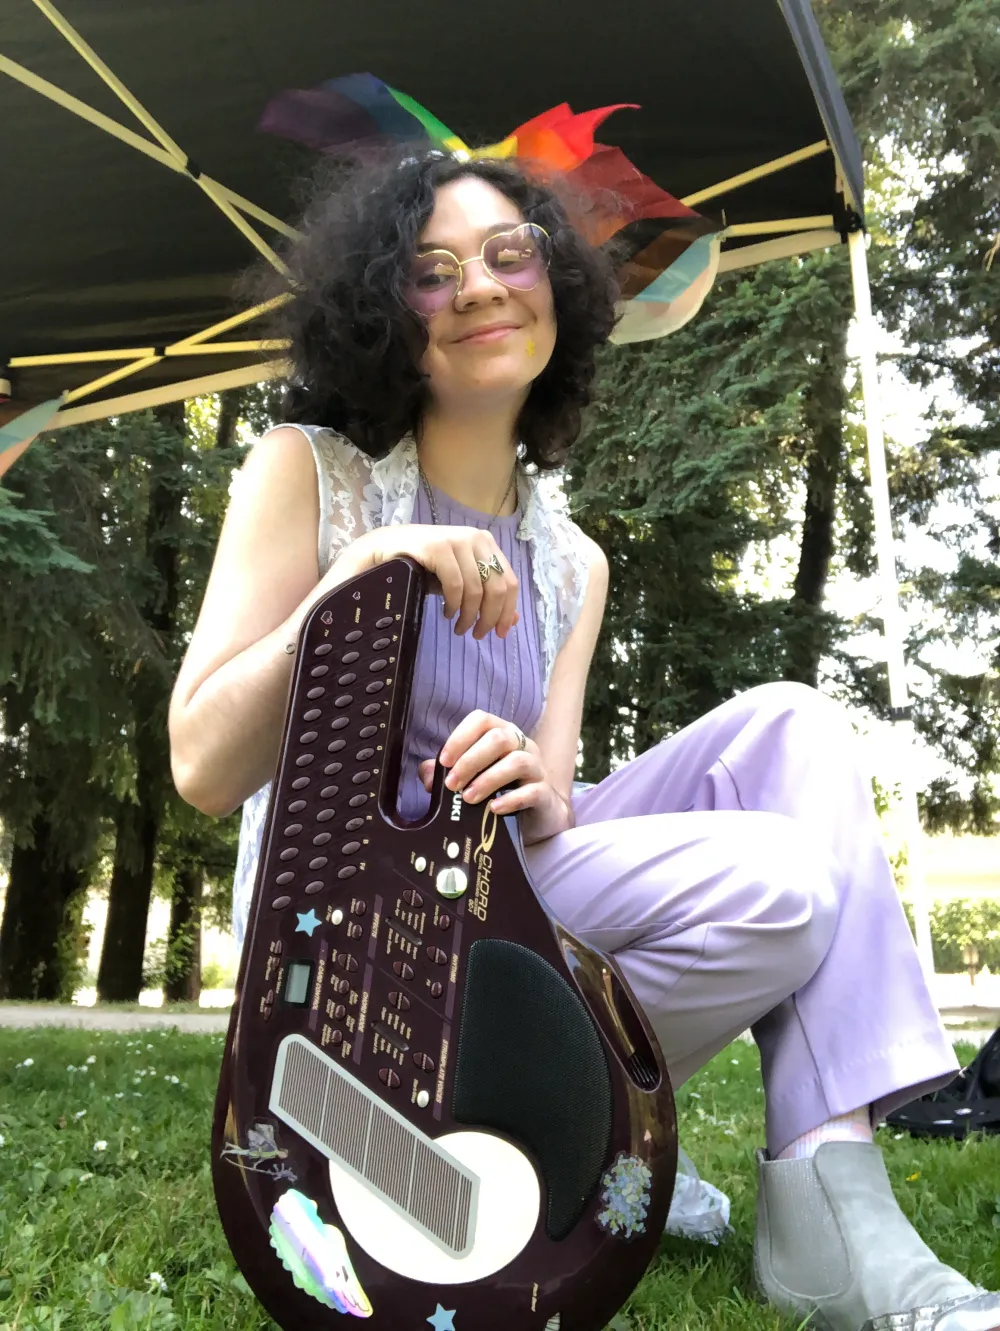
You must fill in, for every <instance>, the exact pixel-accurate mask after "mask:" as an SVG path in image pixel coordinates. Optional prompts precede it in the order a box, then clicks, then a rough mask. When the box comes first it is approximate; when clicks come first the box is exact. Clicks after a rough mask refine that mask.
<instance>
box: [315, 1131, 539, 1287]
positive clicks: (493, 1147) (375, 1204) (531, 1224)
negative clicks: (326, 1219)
mask: <svg viewBox="0 0 1000 1331" xmlns="http://www.w3.org/2000/svg"><path fill="white" fill-rule="evenodd" d="M434 1144H435V1145H436V1146H439V1147H441V1149H442V1150H445V1151H447V1152H448V1154H449V1155H451V1156H454V1158H455V1159H456V1160H457V1161H459V1163H460V1164H463V1165H465V1166H466V1168H467V1169H470V1170H472V1171H473V1173H475V1174H476V1175H478V1177H479V1180H480V1183H479V1205H478V1208H477V1211H476V1216H475V1230H474V1234H475V1238H474V1239H473V1244H472V1248H471V1250H470V1251H469V1252H468V1253H466V1255H465V1256H464V1257H452V1256H450V1255H449V1254H448V1253H446V1252H443V1251H442V1250H441V1248H439V1247H438V1245H437V1244H436V1243H432V1242H431V1240H430V1239H429V1238H427V1237H426V1236H425V1235H423V1234H421V1233H420V1232H419V1231H418V1230H417V1229H415V1228H414V1227H413V1226H412V1225H411V1224H410V1222H409V1221H408V1220H407V1219H406V1217H405V1216H403V1215H401V1214H400V1213H399V1211H397V1210H395V1209H394V1208H393V1207H391V1206H389V1205H387V1204H386V1203H385V1202H384V1201H382V1199H381V1198H380V1197H377V1196H376V1195H375V1194H374V1193H373V1192H372V1191H371V1190H370V1189H369V1188H368V1186H367V1185H366V1184H364V1183H362V1182H360V1181H359V1180H358V1179H356V1178H355V1177H354V1176H353V1175H351V1174H348V1173H347V1171H346V1170H345V1169H342V1168H341V1167H340V1166H339V1165H338V1164H337V1163H336V1162H335V1161H333V1160H331V1161H330V1187H331V1189H332V1191H333V1199H334V1201H335V1202H336V1204H337V1210H338V1211H339V1212H340V1219H341V1223H342V1224H343V1226H344V1228H345V1229H346V1230H348V1231H349V1232H350V1234H351V1236H352V1237H353V1238H354V1240H355V1241H356V1242H357V1243H359V1244H360V1245H361V1247H362V1248H364V1250H365V1252H367V1253H368V1255H369V1256H370V1257H374V1258H375V1260H376V1261H377V1262H379V1263H381V1265H382V1266H385V1267H387V1268H388V1269H389V1270H390V1271H394V1272H395V1273H396V1274H397V1275H399V1276H403V1277H404V1278H405V1279H407V1280H418V1281H421V1282H423V1283H425V1284H428V1285H464V1284H468V1283H469V1282H470V1281H472V1280H482V1279H483V1277H484V1276H490V1275H493V1274H494V1273H495V1272H497V1271H500V1270H502V1269H503V1267H505V1266H507V1265H508V1264H509V1263H510V1262H512V1261H513V1260H514V1258H515V1257H516V1256H517V1254H518V1253H519V1252H520V1251H521V1250H522V1248H524V1246H525V1244H526V1243H527V1242H528V1240H529V1239H530V1238H531V1236H532V1234H533V1233H534V1232H535V1226H536V1225H537V1223H538V1215H539V1211H540V1209H541V1189H540V1188H539V1185H538V1176H537V1174H536V1173H535V1167H534V1165H532V1163H531V1161H530V1160H529V1159H528V1157H527V1156H526V1155H524V1153H523V1152H521V1151H519V1150H518V1149H517V1147H516V1146H512V1145H511V1143H510V1142H507V1141H504V1139H503V1138H502V1137H494V1136H493V1135H492V1133H488V1132H450V1133H446V1134H445V1135H444V1136H443V1137H438V1138H436V1139H435V1143H434Z"/></svg>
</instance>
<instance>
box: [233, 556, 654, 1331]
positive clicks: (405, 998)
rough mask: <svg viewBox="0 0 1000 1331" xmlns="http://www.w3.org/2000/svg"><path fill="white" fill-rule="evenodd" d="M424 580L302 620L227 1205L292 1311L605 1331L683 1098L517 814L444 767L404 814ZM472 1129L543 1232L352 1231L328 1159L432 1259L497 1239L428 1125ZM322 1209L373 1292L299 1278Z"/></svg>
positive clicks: (367, 579)
mask: <svg viewBox="0 0 1000 1331" xmlns="http://www.w3.org/2000/svg"><path fill="white" fill-rule="evenodd" d="M425 590H426V574H425V573H424V571H423V570H422V569H420V568H419V567H418V566H417V565H416V564H414V563H413V562H412V561H410V560H405V559H396V560H393V561H391V562H389V563H386V564H384V565H382V566H381V567H380V568H378V569H375V570H372V571H371V572H368V573H365V574H363V575H362V576H361V577H359V578H356V579H354V580H352V581H351V582H349V583H346V584H345V585H344V586H343V587H341V588H338V589H337V590H335V591H334V592H333V593H331V594H330V595H329V596H327V597H326V598H325V599H324V600H322V601H321V602H319V603H318V604H317V605H316V607H315V608H314V609H313V610H312V612H311V613H310V615H309V617H308V619H307V621H306V623H305V625H304V627H303V630H302V633H301V636H300V641H299V647H298V653H297V657H296V661H295V667H294V672H293V678H292V684H291V690H290V696H289V706H288V712H287V717H286V722H285V730H284V737H283V742H282V748H281V754H280V758H279V764H278V771H277V774H276V777H275V780H274V784H273V788H272V793H271V802H270V806H269V809H268V814H267V821H266V825H265V828H264V839H263V845H262V851H261V857H260V863H259V867H258V874H257V880H256V885H255V889H254V895H253V901H252V906H251V911H250V920H249V924H248V930H247V937H246V943H245V946H244V949H243V956H242V960H241V965H240V972H239V979H238V983H237V991H236V1002H235V1005H234V1008H233V1013H232V1018H231V1021H230V1025H229V1034H228V1038H227V1041H226V1050H225V1055H224V1059H223V1065H222V1072H221V1079H220V1083H219V1090H218V1096H217V1100H216V1106H215V1116H214V1123H213V1132H212V1167H213V1180H214V1186H215V1195H216V1200H217V1204H218V1208H219V1214H220V1216H221V1219H222V1224H223V1228H224V1230H225V1234H226V1238H227V1240H228V1242H229V1244H230V1247H231V1249H232V1251H233V1254H234V1256H235V1258H236V1261H237V1263H238V1264H239V1266H240V1268H241V1270H242V1272H243V1274H244V1276H245V1277H246V1279H247V1281H248V1282H249V1284H250V1285H251V1287H252V1289H253V1291H254V1293H255V1294H256V1295H257V1297H258V1298H259V1299H260V1301H261V1303H262V1304H263V1305H264V1307H265V1308H266V1309H267V1311H268V1312H269V1313H270V1315H271V1316H272V1317H273V1318H274V1319H275V1321H276V1322H278V1323H279V1325H280V1326H281V1327H283V1328H285V1331H311V1329H312V1328H317V1329H319V1328H328V1327H331V1326H345V1325H347V1324H349V1323H350V1319H351V1316H352V1315H354V1316H361V1317H362V1318H363V1319H364V1320H366V1321H367V1322H368V1324H369V1325H370V1326H371V1327H373V1328H376V1329H384V1331H404V1329H405V1328H413V1331H423V1329H424V1328H426V1326H427V1325H428V1324H430V1325H431V1326H432V1327H434V1328H435V1329H436V1331H492V1329H493V1328H495V1329H496V1331H521V1329H522V1328H524V1331H529V1329H531V1331H546V1328H548V1331H597V1329H598V1328H600V1327H603V1326H604V1325H605V1324H606V1322H607V1321H608V1319H609V1318H610V1317H611V1316H612V1315H613V1314H614V1313H615V1312H616V1311H617V1310H618V1309H619V1308H620V1307H621V1305H622V1304H623V1303H624V1301H625V1299H626V1298H627V1297H628V1295H629V1294H630V1292H631V1291H632V1289H633V1288H634V1286H635V1285H636V1284H637V1282H638V1281H639V1279H640V1278H641V1276H642V1274H643V1272H644V1271H645V1269H646V1266H647V1264H648V1263H649V1261H650V1259H651V1257H652V1256H653V1254H654V1252H655V1250H656V1247H657V1243H658V1240H659V1236H660V1234H661V1233H662V1232H663V1227H664V1223H665V1221H666V1216H667V1212H668V1209H669V1205H670V1199H671V1194H672V1190H673V1184H674V1177H675V1170H676V1158H677V1135H676V1119H675V1115H674V1105H673V1097H672V1095H671V1091H670V1086H669V1082H668V1079H667V1072H666V1067H665V1065H664V1062H663V1058H662V1055H661V1053H660V1051H659V1049H658V1047H657V1044H656V1040H655V1037H654V1036H653V1033H652V1031H651V1029H650V1027H649V1025H648V1022H647V1021H646V1019H645V1017H644V1016H643V1014H642V1012H641V1010H640V1009H639V1007H638V1004H637V1003H636V1002H635V1000H634V999H633V998H632V996H631V994H630V992H629V990H628V987H627V985H626V983H625V981H624V979H623V978H622V976H621V974H620V973H619V971H618V970H617V968H616V966H615V964H614V962H613V961H612V960H610V959H609V958H608V957H606V956H604V955H602V954H600V953H598V952H596V951H595V950H593V949H592V948H589V947H587V946H585V945H584V944H583V943H581V942H580V941H579V940H577V939H576V938H574V937H573V935H572V934H570V933H569V932H567V930H565V929H564V928H563V927H562V926H561V925H560V924H559V923H558V921H556V920H555V919H554V918H553V917H552V916H551V914H550V913H549V912H548V911H547V910H546V908H545V907H544V905H543V903H542V902H541V900H540V898H539V897H538V896H537V895H536V893H535V892H534V890H533V888H532V887H531V883H530V879H529V876H528V874H527V871H526V868H525V866H524V861H523V856H522V853H521V846H520V841H519V837H518V832H517V822H516V819H515V818H507V819H500V820H498V819H497V818H496V816H495V815H493V814H491V813H489V812H488V805H487V804H485V803H484V804H480V805H471V804H468V803H466V802H465V801H463V800H461V799H460V798H456V797H453V795H452V793H451V792H450V791H448V790H447V789H445V788H444V787H443V784H442V782H443V776H444V773H443V770H442V769H441V768H440V767H438V769H437V777H436V780H435V785H434V791H433V794H432V797H431V807H430V810H429V813H428V815H427V817H426V818H425V820H424V821H423V822H422V823H421V824H420V825H416V826H414V825H409V824H405V823H403V822H402V821H401V820H400V819H399V818H398V817H397V815H396V813H395V807H394V806H395V797H396V790H397V786H398V779H399V770H400V763H401V756H402V747H403V736H404V732H405V726H406V720H407V709H408V705H409V692H410V684H411V680H412V676H413V668H414V661H415V656H416V647H417V637H418V632H419V626H420V619H421V613H422V608H423V600H424V594H425ZM349 676H353V677H354V678H353V679H350V678H348V677H349ZM442 875H443V876H442ZM463 875H464V876H465V878H466V880H467V886H466V888H465V890H464V892H462V891H461V888H462V878H463ZM442 891H443V892H445V893H447V895H442ZM459 892H460V894H458V895H455V894H456V893H459ZM279 1064H280V1068H281V1071H280V1075H279V1072H278V1071H276V1069H277V1068H278V1066H279ZM356 1088H360V1089H359V1090H358V1089H356ZM338 1097H339V1099H338ZM338 1105H339V1106H340V1108H339V1109H338V1108H337V1106H338ZM380 1106H385V1107H386V1109H385V1111H383V1110H382V1109H381V1108H380ZM389 1111H391V1116H390V1112H389ZM338 1115H339V1117H338ZM408 1125H409V1126H408ZM470 1132H471V1133H474V1134H483V1133H485V1134H491V1135H492V1136H493V1137H494V1138H496V1137H499V1138H501V1139H503V1140H504V1141H506V1142H510V1143H512V1144H513V1145H515V1146H516V1147H517V1148H518V1149H519V1151H520V1152H521V1153H522V1154H523V1155H524V1156H526V1157H527V1159H528V1160H529V1161H530V1162H531V1163H532V1164H533V1165H534V1173H535V1174H536V1175H537V1180H538V1182H537V1188H538V1195H539V1198H540V1201H539V1209H538V1214H537V1222H536V1223H534V1225H533V1228H532V1229H531V1232H530V1237H528V1238H527V1239H526V1241H524V1243H523V1246H522V1247H521V1249H520V1251H518V1252H517V1253H516V1255H515V1256H513V1258H512V1259H511V1260H509V1261H508V1262H506V1264H505V1265H503V1267H502V1268H501V1269H499V1270H497V1271H495V1272H493V1273H491V1274H489V1275H486V1276H484V1277H481V1278H478V1279H473V1280H471V1281H467V1280H462V1281H461V1282H458V1281H449V1280H447V1279H446V1280H443V1281H442V1280H441V1279H440V1277H434V1278H432V1279H425V1278H423V1268H422V1274H421V1278H419V1279H413V1278H412V1277H411V1276H410V1275H401V1274H399V1273H398V1272H397V1271H395V1270H393V1269H390V1268H389V1267H388V1266H387V1265H385V1264H384V1262H383V1261H380V1260H377V1259H376V1258H375V1257H374V1256H373V1255H372V1254H371V1252H370V1251H368V1250H367V1249H366V1247H365V1246H364V1244H363V1243H362V1242H361V1241H359V1239H358V1238H357V1237H356V1236H355V1234H354V1233H353V1232H352V1228H351V1216H350V1215H345V1214H344V1210H343V1209H342V1208H341V1207H338V1204H337V1202H336V1201H335V1199H334V1191H333V1189H332V1187H331V1168H332V1166H331V1160H332V1161H333V1162H334V1166H336V1168H339V1169H341V1170H342V1171H343V1170H345V1169H346V1170H347V1172H348V1173H349V1174H350V1177H351V1179H353V1180H355V1181H357V1182H358V1184H359V1186H361V1187H362V1190H363V1191H364V1192H365V1195H366V1196H367V1191H371V1190H372V1189H374V1192H373V1196H375V1197H376V1198H377V1201H378V1207H382V1206H385V1207H388V1208H390V1209H391V1211H392V1216H393V1217H395V1216H397V1215H398V1216H399V1217H401V1219H400V1221H399V1222H398V1223H401V1224H403V1225H404V1226H409V1225H411V1224H413V1225H416V1226H417V1228H418V1229H419V1233H420V1239H419V1242H420V1243H423V1244H427V1243H429V1244H430V1245H431V1248H432V1249H433V1251H434V1254H435V1257H434V1260H435V1261H436V1260H438V1258H437V1256H436V1254H437V1253H438V1252H442V1253H444V1254H445V1259H446V1260H447V1261H451V1260H452V1259H454V1260H460V1258H459V1257H458V1256H456V1254H460V1253H461V1252H471V1251H472V1250H473V1248H477V1245H479V1247H478V1248H477V1251H480V1250H482V1251H486V1249H487V1248H488V1244H486V1243H485V1239H484V1240H483V1244H480V1241H479V1236H480V1235H485V1234H486V1232H487V1230H488V1228H489V1226H488V1225H487V1223H486V1218H485V1214H486V1213H485V1210H484V1209H482V1208H483V1207H484V1205H485V1204H484V1202H483V1198H484V1197H485V1191H484V1190H485V1187H486V1184H485V1182H483V1183H479V1182H477V1181H476V1178H475V1177H471V1175H474V1174H475V1171H474V1170H473V1171H471V1174H470V1176H469V1177H464V1178H463V1177H461V1176H460V1175H459V1174H458V1173H457V1172H454V1171H453V1170H452V1169H451V1167H450V1166H449V1165H448V1162H447V1160H445V1161H444V1162H442V1161H441V1159H439V1158H438V1157H437V1156H435V1155H434V1152H435V1151H437V1150H438V1148H437V1147H433V1146H428V1142H429V1141H431V1142H433V1141H434V1140H435V1139H437V1138H440V1137H441V1136H443V1135H445V1134H450V1133H470ZM379 1134H381V1136H380V1135H379ZM475 1140H477V1141H480V1140H481V1138H480V1137H476V1138H475ZM379 1143H381V1145H379ZM489 1144H490V1143H487V1145H489ZM441 1149H443V1150H447V1147H444V1148H441ZM366 1152H367V1154H365V1153H366ZM394 1152H395V1154H394ZM345 1162H346V1163H345ZM456 1168H457V1167H456ZM435 1170H437V1171H438V1172H437V1173H435V1172H434V1171H435ZM442 1171H443V1173H442ZM342 1176H343V1175H342ZM425 1179H426V1180H430V1182H428V1183H427V1184H426V1186H425V1184H424V1183H422V1182H421V1180H425ZM365 1180H367V1183H366V1182H365ZM434 1180H437V1181H436V1182H434ZM470 1180H471V1181H470ZM345 1186H347V1185H345ZM470 1189H472V1192H471V1193H470ZM477 1189H478V1191H477ZM366 1190H367V1191H366ZM623 1190H624V1198H623ZM344 1195H346V1194H344V1193H343V1190H341V1191H339V1192H338V1193H337V1196H338V1197H341V1196H344ZM473 1195H474V1201H470V1200H469V1198H470V1196H473ZM303 1199H304V1200H303ZM279 1202H280V1205H278V1207H277V1211H276V1210H275V1207H276V1204H278V1203H279ZM526 1204H527V1203H526ZM373 1205H374V1203H373ZM303 1206H304V1207H305V1211H306V1212H308V1213H309V1216H311V1218H312V1224H313V1230H312V1231H310V1232H312V1233H314V1234H315V1233H318V1234H320V1235H321V1236H324V1235H326V1236H332V1237H333V1239H334V1240H335V1241H336V1242H337V1243H339V1242H340V1240H339V1238H338V1231H339V1234H342V1235H343V1244H344V1246H345V1248H346V1255H347V1259H348V1260H347V1262H344V1263H343V1264H342V1266H341V1267H338V1268H337V1269H338V1271H339V1274H338V1275H336V1276H335V1277H334V1284H335V1285H336V1287H337V1288H338V1289H339V1288H340V1283H339V1282H341V1281H346V1282H347V1284H348V1285H349V1286H350V1288H351V1289H353V1290H356V1288H357V1286H360V1287H361V1290H362V1291H363V1299H362V1305H361V1307H360V1308H359V1307H358V1306H356V1305H354V1306H351V1305H348V1306H347V1308H346V1310H341V1308H342V1305H341V1304H340V1303H339V1302H338V1301H337V1300H338V1299H339V1295H337V1296H330V1295H327V1301H325V1302H324V1301H321V1299H320V1297H318V1296H317V1295H316V1294H315V1287H314V1292H307V1288H308V1287H309V1282H308V1280H303V1279H301V1277H302V1271H301V1269H300V1270H299V1276H300V1280H299V1282H298V1283H296V1281H295V1280H293V1275H292V1274H291V1270H290V1268H292V1267H295V1265H296V1260H298V1259H297V1258H296V1257H295V1256H294V1253H293V1255H292V1256H290V1255H289V1254H290V1252H291V1251H292V1250H293V1249H294V1250H295V1251H300V1249H297V1248H296V1244H297V1243H298V1242H299V1238H298V1237H296V1235H299V1234H300V1233H301V1231H300V1230H295V1231H294V1233H292V1232H291V1231H289V1230H287V1229H286V1230H282V1225H284V1224H285V1220H284V1219H283V1220H281V1221H280V1222H279V1221H278V1220H277V1219H276V1218H275V1217H276V1216H277V1215H278V1213H279V1212H281V1213H282V1216H284V1215H285V1209H284V1208H286V1207H287V1208H289V1211H288V1214H291V1213H292V1212H294V1217H293V1221H292V1222H290V1223H291V1224H292V1225H293V1228H294V1225H295V1224H300V1225H301V1224H304V1223H305V1221H304V1220H303V1211H302V1210H301V1208H302V1207H303ZM313 1206H314V1212H313V1209H312V1208H313ZM345 1206H346V1203H345ZM476 1207H480V1208H481V1209H480V1210H479V1211H478V1212H475V1208H476ZM376 1209H377V1210H378V1208H376ZM385 1214H386V1216H389V1211H388V1210H387V1211H386V1212H385ZM442 1215H444V1217H445V1218H444V1219H442ZM477 1215H478V1218H477ZM392 1223H393V1224H395V1223H397V1221H396V1220H395V1219H393V1221H392ZM511 1223H512V1224H513V1221H512V1222H511ZM522 1223H523V1221H522ZM506 1224H507V1222H506V1220H505V1221H504V1222H503V1223H502V1224H500V1225H499V1230H500V1234H501V1239H500V1240H499V1241H501V1242H502V1241H503V1237H502V1236H503V1234H505V1233H507V1232H508V1231H507V1228H506ZM324 1226H328V1227H331V1228H323V1227H324ZM421 1226H422V1228H420V1227H421ZM385 1228H386V1231H387V1232H388V1229H389V1228H390V1226H389V1224H388V1221H387V1224H386V1227H385ZM510 1232H513V1231H510ZM276 1233H283V1234H284V1238H283V1239H280V1240H279V1243H278V1248H276V1247H275V1246H273V1245H272V1241H271V1240H272V1236H274V1235H275V1234H276ZM362 1238H364V1235H362ZM323 1241H324V1242H325V1239H324V1240H323ZM414 1241H415V1242H416V1241H417V1240H414ZM317 1242H320V1240H319V1239H317ZM365 1242H366V1243H368V1246H369V1248H370V1247H373V1246H378V1245H377V1243H373V1241H372V1240H371V1238H366V1239H365ZM282 1243H283V1244H284V1246H283V1247H282ZM463 1245H464V1247H463ZM483 1245H485V1246H483ZM334 1246H336V1244H335V1245H334ZM404 1247H407V1245H406V1244H400V1248H399V1250H400V1251H402V1250H403V1248H404ZM279 1248H280V1249H281V1252H282V1254H283V1257H284V1258H285V1259H286V1260H285V1261H283V1260H282V1259H281V1258H280V1257H279V1251H278V1249H279ZM324 1251H327V1250H326V1249H324ZM329 1251H330V1252H332V1249H330V1250H329ZM407 1251H409V1249H408V1248H407ZM427 1251H428V1252H430V1251H431V1249H427ZM449 1254H450V1256H449ZM327 1255H328V1256H329V1252H328V1254H327ZM302 1260H303V1261H304V1260H305V1259H304V1258H303V1259H302ZM330 1260H331V1261H332V1260H333V1258H330ZM408 1260H409V1259H408ZM477 1260H479V1258H478V1257H477ZM431 1265H432V1264H428V1266H427V1268H426V1270H427V1271H431ZM449 1269H451V1268H449ZM314 1274H315V1273H314ZM303 1285H305V1286H306V1288H303V1287H302V1286H303ZM351 1297H361V1296H357V1295H354V1296H352V1295H348V1299H350V1298H351ZM331 1299H332V1302H331ZM365 1301H366V1302H365Z"/></svg>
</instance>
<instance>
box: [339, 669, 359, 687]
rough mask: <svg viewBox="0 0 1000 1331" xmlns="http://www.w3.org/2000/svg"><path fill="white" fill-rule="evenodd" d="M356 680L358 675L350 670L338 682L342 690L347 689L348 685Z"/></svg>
mask: <svg viewBox="0 0 1000 1331" xmlns="http://www.w3.org/2000/svg"><path fill="white" fill-rule="evenodd" d="M356 679H357V675H356V674H354V672H353V671H352V670H348V672H347V674H346V675H341V676H340V678H339V679H338V680H337V683H338V684H339V685H340V687H341V688H342V689H346V688H347V686H348V684H353V683H354V681H355V680H356Z"/></svg>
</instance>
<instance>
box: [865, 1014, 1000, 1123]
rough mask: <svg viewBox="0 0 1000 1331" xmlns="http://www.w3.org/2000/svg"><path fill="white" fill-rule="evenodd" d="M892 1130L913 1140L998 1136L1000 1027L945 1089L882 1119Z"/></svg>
mask: <svg viewBox="0 0 1000 1331" xmlns="http://www.w3.org/2000/svg"><path fill="white" fill-rule="evenodd" d="M885 1121H886V1123H888V1124H889V1126H890V1127H892V1128H902V1129H903V1130H904V1131H906V1132H909V1133H912V1134H913V1136H914V1137H954V1138H955V1140H956V1141H961V1140H962V1138H963V1137H966V1136H968V1134H969V1133H970V1132H1000V1027H998V1028H997V1029H996V1030H995V1031H994V1032H993V1034H992V1035H991V1036H990V1038H989V1039H988V1040H987V1041H986V1043H985V1044H984V1045H983V1047H982V1049H980V1051H979V1053H978V1054H977V1055H976V1057H975V1058H974V1059H973V1061H972V1062H971V1063H970V1064H969V1066H968V1067H967V1068H963V1069H962V1071H961V1072H960V1073H959V1074H958V1076H957V1077H955V1078H954V1079H953V1080H952V1081H950V1082H949V1083H948V1085H947V1086H942V1087H941V1089H940V1090H939V1091H934V1092H933V1094H931V1095H923V1096H921V1097H920V1099H919V1100H911V1101H910V1103H909V1104H906V1105H901V1106H900V1108H899V1109H894V1110H893V1111H892V1113H891V1114H887V1115H886V1120H885Z"/></svg>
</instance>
